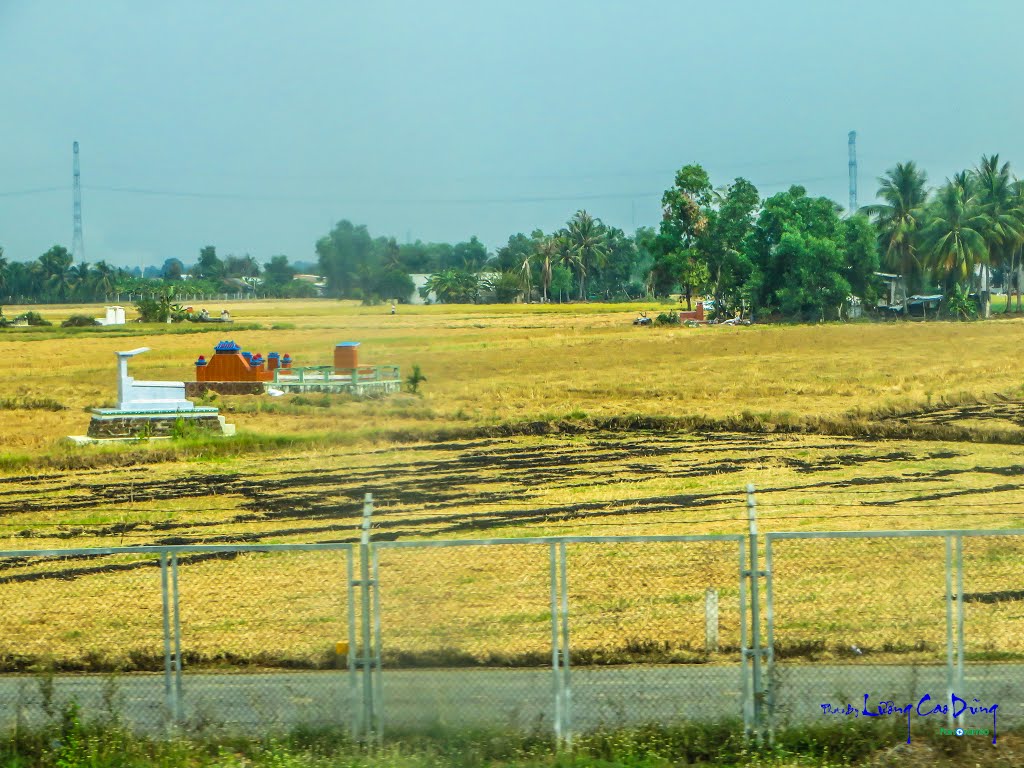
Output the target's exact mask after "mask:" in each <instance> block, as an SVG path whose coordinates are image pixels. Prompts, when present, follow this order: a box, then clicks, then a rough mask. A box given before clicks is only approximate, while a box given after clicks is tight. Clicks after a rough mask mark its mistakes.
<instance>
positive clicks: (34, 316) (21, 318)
mask: <svg viewBox="0 0 1024 768" xmlns="http://www.w3.org/2000/svg"><path fill="white" fill-rule="evenodd" d="M21 323H27V324H28V325H35V326H46V325H53V323H51V322H50V321H49V320H46V319H45V318H44V317H43V316H42V315H40V314H39V313H38V312H33V311H29V312H24V313H22V314H20V315H18V316H17V317H16V318H14V324H16V325H17V324H21Z"/></svg>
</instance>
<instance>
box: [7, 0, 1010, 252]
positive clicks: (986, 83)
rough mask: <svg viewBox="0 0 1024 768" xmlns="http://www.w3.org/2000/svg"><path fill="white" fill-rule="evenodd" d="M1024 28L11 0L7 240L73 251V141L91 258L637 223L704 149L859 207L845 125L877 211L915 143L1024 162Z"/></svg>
mask: <svg viewBox="0 0 1024 768" xmlns="http://www.w3.org/2000/svg"><path fill="white" fill-rule="evenodd" d="M1021 29H1024V3H1021V2H1018V1H1017V0H1006V1H1005V2H998V1H997V0H987V1H986V2H973V3H965V2H962V1H961V0H930V1H929V2H925V1H924V0H922V1H921V2H899V1H897V0H889V1H888V2H863V1H860V2H856V3H849V2H846V3H839V2H832V1H831V0H805V1H804V2H796V1H793V2H785V1H782V0H775V1H773V2H763V1H758V2H718V3H711V2H707V1H706V0H704V1H702V2H681V1H677V2H670V1H668V0H666V1H665V2H636V1H635V0H634V1H633V2H600V0H592V1H591V2H583V1H582V0H554V1H552V2H528V1H526V0H514V1H513V2H489V1H488V0H477V1H476V2H471V1H470V0H460V1H455V0H430V2H407V3H406V2H401V3H400V2H382V1H381V0H375V2H355V0H352V1H351V2H340V1H339V2H308V1H305V0H301V1H300V0H292V2H287V3H284V2H277V3H264V2H253V1H249V2H209V0H205V1H203V2H198V1H191V0H176V1H175V2H167V3H149V2H143V3H140V2H137V0H134V1H131V2H127V1H126V2H112V1H111V0H89V2H47V1H46V0H0V72H2V75H0V78H2V79H0V82H2V83H3V87H2V90H0V93H2V94H3V102H2V105H3V117H2V118H0V120H2V126H3V133H2V135H3V139H4V140H3V142H2V143H0V168H2V169H3V171H2V180H0V245H2V246H3V247H4V249H5V252H6V256H7V257H8V258H11V259H17V260H26V259H32V258H35V257H36V256H38V255H39V254H40V253H42V252H43V251H45V250H46V249H47V248H48V247H49V246H50V245H52V244H53V243H62V244H65V245H67V246H68V247H70V245H71V143H72V141H74V140H76V139H77V140H78V141H79V142H80V144H81V163H82V181H83V187H84V190H83V212H84V224H85V226H84V230H85V249H86V259H87V260H88V261H97V260H99V259H107V260H108V261H110V262H112V263H116V264H127V265H134V264H138V263H139V261H140V260H144V261H145V262H146V263H158V264H159V263H161V262H162V261H163V260H164V259H165V258H168V257H171V256H176V257H178V258H181V259H183V260H184V261H186V262H190V261H192V260H194V259H195V257H196V255H197V254H198V251H199V248H200V247H201V246H203V245H206V244H215V245H216V246H217V248H218V252H219V253H221V254H222V255H223V254H226V253H251V254H252V255H253V256H255V257H257V258H258V259H259V260H261V261H265V260H267V259H268V258H269V257H270V256H271V255H273V254H276V253H285V254H287V255H288V256H289V257H290V258H292V259H293V260H301V259H311V258H313V255H314V254H313V245H314V243H315V241H316V240H317V238H318V237H320V236H321V235H323V234H325V233H326V232H327V231H328V230H329V229H330V227H331V225H332V224H333V223H334V222H336V221H337V220H339V219H342V218H348V219H351V220H352V221H354V222H357V223H365V224H367V225H368V226H369V227H370V231H371V232H372V233H373V234H375V235H376V234H389V235H394V236H395V237H397V238H398V239H399V241H404V240H405V239H406V238H407V236H411V237H412V239H417V238H419V239H423V240H449V241H455V240H461V239H466V238H468V237H469V236H470V235H473V234H476V235H478V236H479V237H480V238H481V239H482V240H483V241H484V242H485V243H487V244H488V246H490V247H492V248H493V247H495V246H497V245H499V244H501V243H503V242H504V241H505V240H506V238H507V237H508V235H509V234H511V233H513V232H516V231H520V230H522V231H529V230H531V229H533V228H536V227H540V228H543V229H545V230H547V231H550V230H552V229H555V228H557V227H558V226H560V225H561V224H562V223H564V222H565V220H566V219H567V218H568V217H569V216H570V215H571V214H572V213H573V211H575V210H576V209H577V208H580V207H586V208H587V209H588V210H590V211H591V212H592V213H594V214H595V215H597V216H600V217H602V218H603V219H604V220H605V221H607V222H609V223H611V224H615V225H617V226H620V227H623V228H625V229H627V230H632V228H633V225H634V223H635V224H637V225H641V224H653V223H655V222H656V221H657V218H658V201H659V198H660V195H661V192H662V191H663V190H664V189H665V187H666V186H667V185H669V184H670V183H671V180H672V177H673V173H674V170H675V169H676V168H678V167H679V166H681V165H683V164H686V163H689V162H700V163H702V164H704V165H705V167H706V168H708V170H709V171H710V172H711V174H712V180H713V181H714V182H715V183H716V185H717V184H722V183H725V182H727V181H729V180H731V179H732V178H733V177H735V176H738V175H742V176H746V177H747V178H749V179H751V180H752V181H753V182H754V183H755V184H756V185H757V186H758V188H759V189H760V190H761V192H762V194H764V193H771V192H775V191H778V190H780V189H783V188H785V187H787V186H788V185H789V184H790V183H793V182H799V183H802V184H804V185H805V186H806V187H807V188H808V189H809V190H810V191H811V192H812V193H815V194H823V195H828V196H830V197H832V198H833V199H835V200H837V201H839V202H841V203H843V204H844V205H845V203H846V199H847V132H848V131H849V130H851V129H856V130H857V132H858V147H859V155H860V161H861V162H860V189H861V201H862V202H865V201H867V200H869V199H870V198H871V197H872V195H873V192H874V190H875V188H876V186H877V184H876V182H875V178H876V177H877V176H878V175H879V174H880V173H881V172H883V171H884V170H885V169H886V168H888V167H890V166H891V165H892V164H893V163H894V162H896V161H898V160H905V159H916V160H917V161H918V162H919V163H920V164H922V165H923V166H924V167H925V168H926V169H927V170H928V171H929V174H930V178H931V180H933V181H935V182H939V181H941V180H942V179H943V178H944V177H945V176H946V175H948V174H950V173H952V172H954V171H955V170H957V169H960V168H962V167H965V166H969V165H973V164H974V163H976V162H977V160H978V158H979V156H980V155H981V153H983V152H1001V153H1002V154H1003V156H1004V157H1005V158H1006V159H1009V160H1011V161H1016V162H1017V163H1019V168H1022V169H1024V131H1022V124H1024V121H1022V117H1024V99H1022V98H1021V94H1020V92H1019V82H1020V76H1019V74H1018V67H1017V66H1016V65H1015V64H1014V61H1015V60H1016V59H1017V58H1018V39H1019V36H1020V31H1021ZM1022 173H1024V171H1022ZM38 189H43V190H49V191H41V192H35V193H32V194H27V192H28V191H31V190H38ZM125 190H128V191H125Z"/></svg>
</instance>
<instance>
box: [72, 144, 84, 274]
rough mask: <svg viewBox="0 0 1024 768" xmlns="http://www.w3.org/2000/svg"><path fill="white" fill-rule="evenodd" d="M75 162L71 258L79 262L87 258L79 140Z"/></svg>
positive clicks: (76, 146) (75, 148)
mask: <svg viewBox="0 0 1024 768" xmlns="http://www.w3.org/2000/svg"><path fill="white" fill-rule="evenodd" d="M72 154H73V156H74V163H73V167H72V190H73V193H74V208H73V213H72V226H73V233H72V235H71V258H72V259H74V260H75V261H76V262H78V263H79V264H81V263H82V261H83V260H84V259H85V243H84V242H83V240H82V175H81V172H80V171H79V169H78V142H77V141H76V142H75V143H74V144H73V145H72Z"/></svg>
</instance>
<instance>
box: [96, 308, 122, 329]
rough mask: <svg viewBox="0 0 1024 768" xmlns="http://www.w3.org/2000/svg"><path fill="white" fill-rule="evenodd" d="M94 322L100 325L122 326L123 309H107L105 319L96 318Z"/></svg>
mask: <svg viewBox="0 0 1024 768" xmlns="http://www.w3.org/2000/svg"><path fill="white" fill-rule="evenodd" d="M96 322H97V323H99V324H100V325H124V323H125V320H124V307H107V314H106V316H105V317H97V318H96Z"/></svg>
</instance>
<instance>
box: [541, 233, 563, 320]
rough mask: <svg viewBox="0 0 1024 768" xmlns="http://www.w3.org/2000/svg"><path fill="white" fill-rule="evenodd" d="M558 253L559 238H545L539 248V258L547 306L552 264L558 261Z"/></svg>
mask: <svg viewBox="0 0 1024 768" xmlns="http://www.w3.org/2000/svg"><path fill="white" fill-rule="evenodd" d="M558 251H559V244H558V238H557V237H555V236H552V237H545V238H544V239H543V240H542V241H541V243H540V245H539V246H537V258H538V259H539V260H540V284H541V287H542V289H543V295H544V303H545V304H546V303H547V301H548V288H550V287H551V264H552V262H554V261H556V260H557V259H558Z"/></svg>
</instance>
